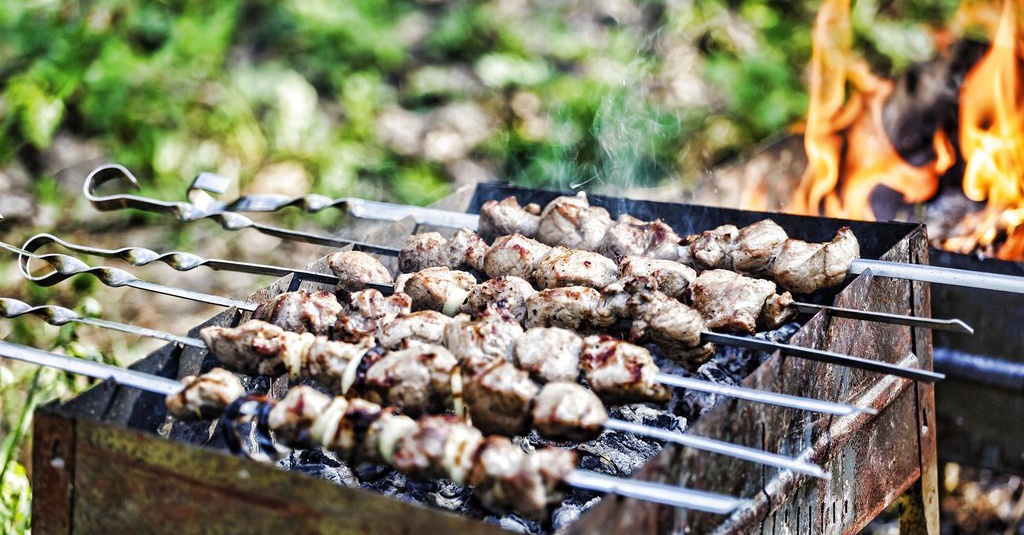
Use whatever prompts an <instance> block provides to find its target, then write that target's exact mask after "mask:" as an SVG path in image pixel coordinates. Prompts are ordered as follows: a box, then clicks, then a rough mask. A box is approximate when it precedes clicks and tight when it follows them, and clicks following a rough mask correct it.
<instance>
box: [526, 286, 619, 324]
mask: <svg viewBox="0 0 1024 535" xmlns="http://www.w3.org/2000/svg"><path fill="white" fill-rule="evenodd" d="M615 321H616V317H615V314H614V313H612V312H610V311H609V310H608V309H607V308H605V307H604V306H603V298H602V296H601V292H599V291H597V290H595V289H593V288H587V287H584V286H569V287H566V288H549V289H547V290H541V291H539V292H537V293H536V294H534V295H532V296H530V298H529V299H527V300H526V326H527V327H562V328H563V329H569V330H572V331H581V330H584V331H585V330H589V329H594V328H598V329H600V328H605V327H610V326H611V325H612V324H614V323H615Z"/></svg>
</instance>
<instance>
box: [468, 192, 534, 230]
mask: <svg viewBox="0 0 1024 535" xmlns="http://www.w3.org/2000/svg"><path fill="white" fill-rule="evenodd" d="M530 208H534V211H533V212H531V211H530ZM539 208H540V207H539V206H537V205H535V204H531V205H527V207H526V208H525V209H524V208H523V207H521V206H519V201H517V200H516V198H515V197H506V198H504V199H503V200H501V202H499V201H493V200H492V201H487V202H485V203H484V205H483V206H481V207H480V235H481V236H483V237H484V239H486V240H494V239H495V238H497V237H499V236H507V235H509V234H522V235H523V236H527V237H530V238H532V237H534V236H536V235H537V225H538V224H539V223H540V217H539V216H538V215H537V213H536V212H537V210H539Z"/></svg>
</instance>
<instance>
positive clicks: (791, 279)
mask: <svg viewBox="0 0 1024 535" xmlns="http://www.w3.org/2000/svg"><path fill="white" fill-rule="evenodd" d="M857 258H860V244H859V243H858V242H857V237H856V236H854V235H853V231H852V230H850V228H849V227H843V228H841V229H839V231H838V232H836V235H835V237H834V238H832V241H830V242H827V243H808V242H805V241H802V240H786V243H785V244H783V246H782V250H781V251H779V254H778V256H776V257H775V262H774V263H773V264H772V278H773V279H774V280H775V282H777V283H778V284H779V286H781V287H783V288H785V289H786V290H789V291H791V292H793V293H797V294H809V293H814V292H816V291H818V290H820V289H822V288H828V287H831V286H835V285H837V284H839V283H841V282H843V280H844V279H845V278H846V271H847V270H848V269H850V264H851V263H853V261H854V260H856V259H857Z"/></svg>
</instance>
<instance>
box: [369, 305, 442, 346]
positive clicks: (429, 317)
mask: <svg viewBox="0 0 1024 535" xmlns="http://www.w3.org/2000/svg"><path fill="white" fill-rule="evenodd" d="M451 321H452V318H451V317H450V316H445V315H444V314H442V313H440V312H437V311H435V310H420V311H418V312H413V313H411V314H406V315H404V316H399V317H397V318H395V319H393V320H391V322H390V323H388V324H387V325H385V326H384V328H383V329H381V332H380V336H379V337H378V339H377V341H378V343H380V345H381V346H382V347H385V348H387V349H398V348H404V347H412V346H414V345H418V344H435V345H441V344H443V343H444V329H445V327H447V326H448V324H449V323H451Z"/></svg>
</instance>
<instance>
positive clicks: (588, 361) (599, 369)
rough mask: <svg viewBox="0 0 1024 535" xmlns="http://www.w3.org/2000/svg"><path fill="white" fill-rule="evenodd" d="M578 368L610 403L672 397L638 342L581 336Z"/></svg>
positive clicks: (659, 401)
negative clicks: (581, 347) (659, 380)
mask: <svg viewBox="0 0 1024 535" xmlns="http://www.w3.org/2000/svg"><path fill="white" fill-rule="evenodd" d="M580 368H581V369H583V372H584V373H585V374H586V378H587V383H588V384H589V385H590V388H591V389H592V390H593V391H594V393H595V394H597V395H598V396H599V397H600V398H601V399H602V400H605V401H607V402H610V403H638V402H648V401H649V402H654V403H664V402H667V401H668V400H669V399H671V398H672V393H671V392H669V390H668V388H666V387H665V386H664V385H662V384H661V383H660V382H658V380H657V375H658V373H659V369H658V365H657V364H655V363H654V358H653V357H652V356H651V353H650V352H649V351H647V350H646V349H644V348H643V347H640V346H638V345H634V344H630V343H628V342H623V341H622V340H617V339H615V338H612V337H610V336H605V335H600V336H588V337H586V338H584V339H583V352H582V353H581V354H580Z"/></svg>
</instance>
